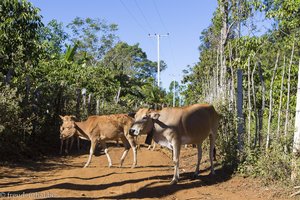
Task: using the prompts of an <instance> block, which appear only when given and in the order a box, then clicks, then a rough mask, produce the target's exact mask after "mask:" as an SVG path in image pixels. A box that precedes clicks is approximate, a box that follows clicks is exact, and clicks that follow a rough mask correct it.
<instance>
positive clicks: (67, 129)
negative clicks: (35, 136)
mask: <svg viewBox="0 0 300 200" xmlns="http://www.w3.org/2000/svg"><path fill="white" fill-rule="evenodd" d="M59 117H60V118H61V119H62V121H63V123H62V125H61V126H60V139H63V140H64V139H67V138H69V137H72V136H73V135H74V134H75V133H76V129H75V120H76V117H75V116H74V115H66V116H61V115H59Z"/></svg>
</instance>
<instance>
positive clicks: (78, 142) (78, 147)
mask: <svg viewBox="0 0 300 200" xmlns="http://www.w3.org/2000/svg"><path fill="white" fill-rule="evenodd" d="M79 150H80V138H79V137H77V151H79Z"/></svg>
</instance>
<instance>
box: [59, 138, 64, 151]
mask: <svg viewBox="0 0 300 200" xmlns="http://www.w3.org/2000/svg"><path fill="white" fill-rule="evenodd" d="M63 146H64V140H63V139H60V150H59V154H62V151H63Z"/></svg>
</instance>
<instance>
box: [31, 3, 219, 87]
mask: <svg viewBox="0 0 300 200" xmlns="http://www.w3.org/2000/svg"><path fill="white" fill-rule="evenodd" d="M29 1H30V2H32V3H33V5H35V6H36V7H38V8H40V9H41V13H40V14H41V15H42V16H43V22H44V23H45V24H47V23H48V22H49V21H50V20H51V19H57V20H58V21H60V22H63V23H64V25H66V24H68V23H69V22H71V21H72V19H74V18H75V17H77V16H78V17H82V18H86V17H91V18H100V19H105V20H106V21H107V22H108V23H116V24H118V26H119V31H118V32H117V34H118V36H119V37H120V39H121V40H122V41H125V42H127V43H129V44H131V45H133V44H136V43H139V44H140V47H141V48H142V49H143V50H144V51H145V52H146V53H147V55H148V58H149V59H151V60H153V61H156V60H157V47H156V39H155V38H149V37H148V34H149V33H151V34H153V33H159V34H166V33H170V35H169V37H164V38H162V39H161V46H160V47H161V48H160V49H161V50H160V52H161V54H160V57H161V59H162V60H164V61H165V62H166V63H167V65H168V67H167V69H166V70H165V71H163V72H162V74H161V86H162V87H164V88H168V87H169V84H170V83H171V81H172V80H173V77H172V74H173V75H175V79H176V80H177V81H180V80H181V79H182V70H183V69H185V68H186V66H187V65H193V63H195V62H198V57H199V51H198V46H199V45H200V41H199V36H200V33H201V32H202V30H203V29H205V28H207V27H208V26H209V24H210V23H211V21H210V20H211V18H212V15H213V12H214V11H215V9H216V8H217V1H216V0H201V1H200V0H188V1H183V0H181V1H174V0H173V1H172V0H143V1H142V0H29Z"/></svg>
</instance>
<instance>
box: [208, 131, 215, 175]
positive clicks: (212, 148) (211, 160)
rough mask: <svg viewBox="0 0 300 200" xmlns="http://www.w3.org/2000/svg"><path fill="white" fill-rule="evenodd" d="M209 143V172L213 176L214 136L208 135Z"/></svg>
mask: <svg viewBox="0 0 300 200" xmlns="http://www.w3.org/2000/svg"><path fill="white" fill-rule="evenodd" d="M209 142H210V151H209V159H210V171H211V174H212V175H214V174H215V169H214V161H213V159H214V149H215V135H214V134H210V135H209Z"/></svg>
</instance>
